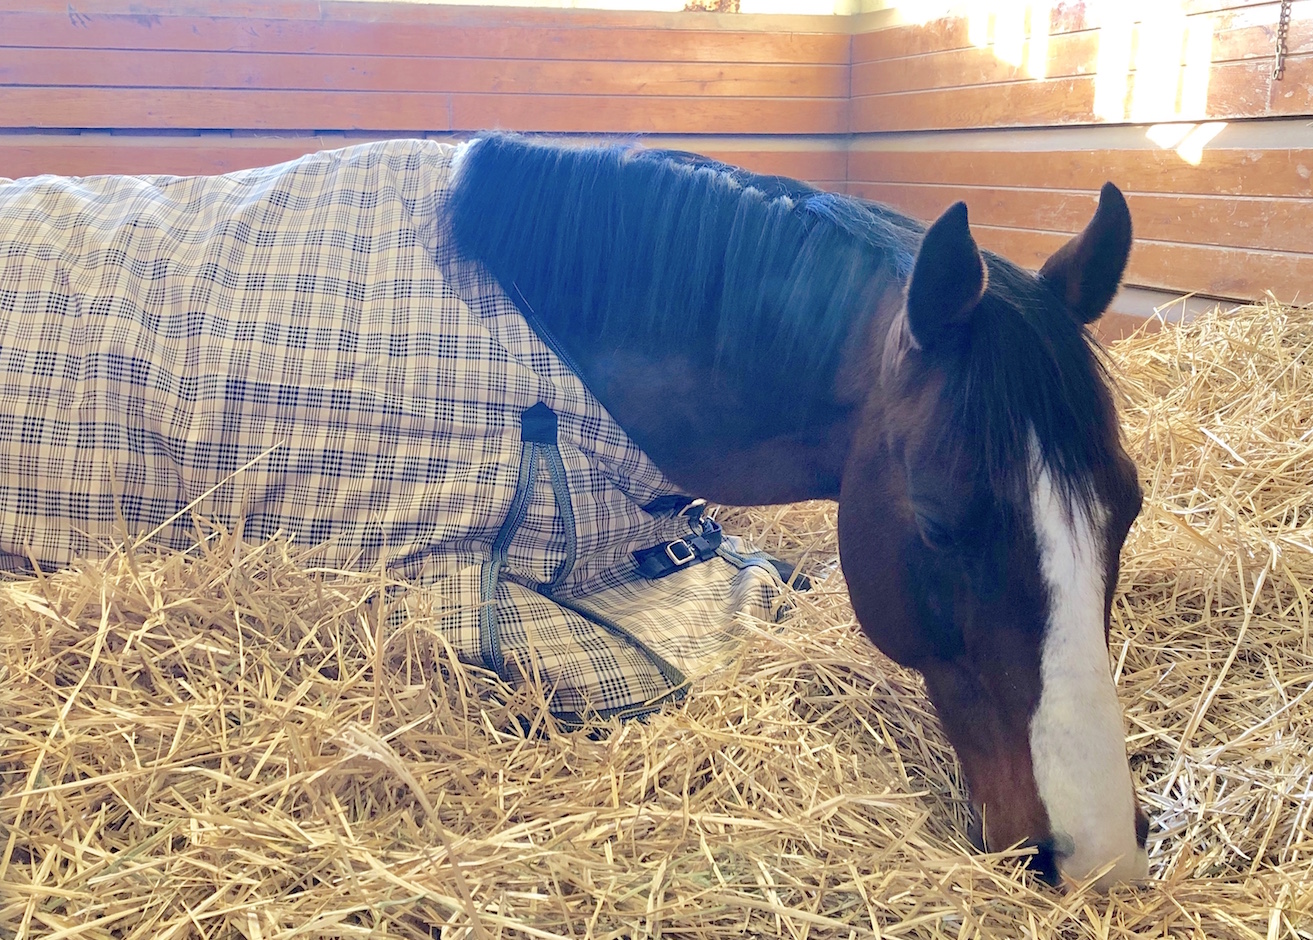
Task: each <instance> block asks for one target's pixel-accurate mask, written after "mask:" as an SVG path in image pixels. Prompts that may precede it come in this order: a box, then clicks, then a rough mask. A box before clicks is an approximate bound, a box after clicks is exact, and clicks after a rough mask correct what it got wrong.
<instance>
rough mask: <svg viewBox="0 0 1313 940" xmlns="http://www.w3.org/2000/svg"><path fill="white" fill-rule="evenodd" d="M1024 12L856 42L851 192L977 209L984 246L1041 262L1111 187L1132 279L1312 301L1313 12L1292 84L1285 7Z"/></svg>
mask: <svg viewBox="0 0 1313 940" xmlns="http://www.w3.org/2000/svg"><path fill="white" fill-rule="evenodd" d="M994 6H995V7H1001V6H1003V5H1001V4H995V5H994ZM1018 6H1023V5H1014V8H1016V7H1018ZM1026 6H1029V8H1030V10H1031V13H1032V19H1033V22H1031V23H1026V22H1024V21H1023V20H1022V18H1017V19H1015V20H1014V21H1013V22H1011V23H1009V22H1006V21H1003V22H1000V17H999V16H997V15H996V16H994V17H992V18H989V17H984V16H980V17H975V18H967V17H958V18H948V19H940V20H935V21H932V22H929V23H926V24H923V25H917V24H903V25H887V24H889V23H890V21H891V20H893V19H894V17H892V16H889V15H885V16H884V17H882V19H881V21H880V22H877V23H875V24H870V23H869V22H868V23H867V24H866V25H867V26H868V27H869V26H871V25H874V26H875V28H866V29H862V30H861V31H859V32H858V33H857V35H856V36H855V37H854V41H853V67H852V95H853V97H852V125H851V126H852V131H853V133H854V135H855V136H854V138H853V142H852V145H851V152H850V156H849V164H848V179H849V188H850V190H851V191H852V192H855V193H859V194H862V195H865V196H868V197H870V198H874V199H879V200H882V201H885V202H889V203H892V204H893V205H896V206H899V207H901V208H903V209H905V210H906V211H908V212H910V213H912V214H914V215H918V216H922V217H926V216H933V215H935V214H936V213H937V212H939V211H940V210H941V209H942V208H943V207H945V206H947V205H948V204H949V203H951V202H953V201H954V200H957V199H966V200H967V201H968V203H969V205H970V208H971V217H972V222H973V226H975V227H976V228H977V232H978V235H979V237H980V240H981V242H982V243H983V244H984V245H986V246H987V247H990V248H993V249H995V250H998V251H1000V252H1002V253H1004V254H1006V255H1008V256H1009V257H1011V258H1014V259H1015V260H1017V261H1019V262H1021V263H1023V264H1027V265H1030V266H1038V265H1039V264H1040V263H1042V261H1043V260H1044V258H1045V257H1047V256H1048V254H1049V253H1050V252H1052V251H1053V250H1054V248H1056V247H1057V246H1058V245H1060V244H1061V243H1062V242H1063V241H1064V240H1065V239H1066V238H1067V237H1069V235H1070V234H1071V233H1073V232H1076V231H1078V230H1079V229H1080V228H1081V226H1083V225H1084V223H1085V222H1086V221H1087V220H1088V218H1089V217H1090V214H1091V213H1092V211H1093V209H1094V206H1095V204H1096V196H1097V192H1098V188H1099V187H1100V186H1101V185H1102V184H1103V182H1104V181H1105V180H1113V181H1114V182H1116V183H1117V184H1118V185H1119V186H1120V187H1121V188H1122V189H1123V191H1124V192H1125V193H1126V194H1127V197H1128V202H1129V203H1130V206H1131V211H1132V214H1133V217H1134V219H1135V225H1136V236H1137V242H1136V247H1135V251H1134V253H1133V254H1132V258H1131V263H1130V268H1129V271H1128V276H1127V279H1128V282H1129V283H1131V284H1135V285H1141V286H1144V287H1150V288H1158V289H1162V290H1166V291H1171V292H1189V291H1197V292H1201V293H1204V294H1211V295H1214V296H1219V297H1227V298H1237V299H1248V298H1254V297H1259V296H1261V295H1262V294H1263V293H1264V292H1265V291H1267V290H1271V291H1273V292H1274V293H1275V294H1276V295H1277V296H1278V298H1280V299H1282V300H1285V301H1293V300H1297V299H1298V300H1304V301H1309V300H1313V296H1311V293H1313V224H1310V221H1311V220H1313V188H1311V184H1310V176H1311V175H1313V174H1311V173H1310V171H1311V170H1313V131H1311V130H1310V127H1309V124H1308V119H1307V117H1306V116H1307V115H1309V114H1310V113H1313V3H1311V2H1298V3H1295V4H1294V5H1293V12H1294V18H1293V22H1292V24H1291V27H1290V33H1289V37H1288V48H1289V52H1290V54H1289V57H1288V59H1287V63H1286V71H1285V75H1284V77H1283V79H1282V80H1281V81H1275V80H1273V78H1272V67H1273V48H1274V44H1273V38H1274V37H1273V33H1274V25H1275V23H1276V21H1277V12H1278V9H1279V4H1277V3H1270V2H1268V3H1263V2H1249V3H1243V2H1240V0H1230V2H1226V0H1215V2H1209V0H1186V2H1184V3H1178V2H1177V0H1153V2H1152V3H1147V2H1146V3H1137V4H1124V5H1123V6H1122V9H1123V10H1124V11H1125V12H1124V14H1123V15H1122V16H1121V17H1120V18H1119V17H1117V16H1116V15H1115V12H1116V9H1117V4H1113V3H1106V4H1103V6H1102V8H1101V9H1100V8H1098V7H1094V5H1092V4H1085V3H1071V4H1061V5H1059V4H1054V5H1052V6H1050V5H1048V4H1039V3H1031V4H1028V5H1026ZM1091 7H1093V8H1094V10H1095V13H1102V14H1103V19H1102V20H1100V19H1097V18H1096V16H1095V14H1094V13H1091V12H1090V9H1087V8H1091ZM1109 9H1111V10H1113V11H1114V13H1113V14H1108V13H1107V11H1108V10H1109ZM1141 16H1143V17H1144V18H1145V21H1143V22H1139V23H1135V22H1133V17H1141ZM1036 61H1038V62H1041V63H1043V65H1042V67H1039V68H1036V67H1035V65H1033V64H1032V63H1034V62H1036ZM1036 74H1039V75H1042V78H1035V77H1033V76H1034V75H1036Z"/></svg>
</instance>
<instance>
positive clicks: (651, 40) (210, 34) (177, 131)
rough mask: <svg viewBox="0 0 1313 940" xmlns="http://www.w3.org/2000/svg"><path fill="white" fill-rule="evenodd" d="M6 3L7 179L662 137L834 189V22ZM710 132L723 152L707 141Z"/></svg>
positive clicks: (2, 28)
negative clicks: (354, 152)
mask: <svg viewBox="0 0 1313 940" xmlns="http://www.w3.org/2000/svg"><path fill="white" fill-rule="evenodd" d="M156 6H157V7H158V9H155V10H152V8H151V6H150V4H140V3H135V2H132V0H77V2H75V3H73V4H71V5H70V4H69V3H68V2H67V0H0V129H5V130H4V131H3V132H0V176H10V177H14V176H20V175H28V174H33V173H40V172H55V173H64V174H85V173H93V172H134V173H149V172H171V173H211V172H223V171H226V170H230V169H236V168H240V167H246V166H258V165H262V164H266V163H270V162H277V161H278V160H282V159H287V158H291V157H295V156H298V155H300V154H303V153H307V152H312V151H314V150H318V149H322V148H324V147H332V146H341V145H343V144H344V143H347V142H350V141H353V140H361V139H378V138H386V137H397V136H432V137H439V138H444V139H446V138H452V139H455V138H460V137H463V136H467V135H469V134H470V133H472V132H476V131H480V130H485V129H490V128H512V129H515V130H520V131H545V132H554V133H567V134H584V135H588V134H630V133H638V132H643V133H644V134H646V135H656V139H657V140H658V141H660V142H662V143H673V144H676V145H678V144H681V143H685V144H691V143H692V141H690V140H689V138H690V137H691V136H693V135H697V136H696V140H697V147H698V149H701V150H704V151H711V152H715V153H716V154H717V155H719V156H722V157H725V158H727V159H731V160H735V161H737V162H740V163H743V164H745V165H747V166H750V167H753V168H755V169H760V170H763V171H766V172H772V173H784V174H789V175H792V176H797V177H801V178H803V179H808V180H812V181H814V182H817V183H820V184H823V185H829V186H842V185H843V182H844V178H845V172H846V158H845V149H846V137H845V135H846V133H847V129H848V84H849V71H850V70H849V57H850V46H851V37H850V36H849V34H848V32H847V26H848V21H847V19H846V18H840V17H821V16H816V17H804V16H784V17H780V16H769V17H766V16H760V17H759V16H729V15H719V14H681V13H633V12H609V11H595V10H541V9H540V10H534V9H514V8H511V9H507V8H477V7H455V6H441V5H428V4H406V3H368V2H367V3H350V2H347V3H337V2H324V3H317V2H303V0H290V2H289V0H269V2H259V3H242V2H225V0H200V2H199V3H175V2H169V3H160V4H157V5H156ZM702 135H711V136H709V137H708V136H702Z"/></svg>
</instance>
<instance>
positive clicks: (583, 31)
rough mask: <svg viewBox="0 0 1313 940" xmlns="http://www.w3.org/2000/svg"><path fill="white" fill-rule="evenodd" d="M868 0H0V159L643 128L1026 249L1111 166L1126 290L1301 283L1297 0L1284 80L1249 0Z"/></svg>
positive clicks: (1305, 7)
mask: <svg viewBox="0 0 1313 940" xmlns="http://www.w3.org/2000/svg"><path fill="white" fill-rule="evenodd" d="M886 7H887V9H885V10H884V11H883V12H880V13H875V14H867V15H863V16H858V17H802V16H735V15H727V14H706V13H684V14H678V13H674V14H663V13H619V12H607V11H593V10H554V9H523V8H521V9H516V8H479V7H462V6H443V5H433V4H424V3H379V2H337V0H324V2H315V0H183V2H179V0H167V2H165V0H72V2H71V3H70V2H69V0H0V176H10V177H12V176H22V175H29V174H35V173H42V172H54V173H64V174H73V175H77V174H89V173H97V172H126V173H161V172H164V173H213V172H223V171H226V170H231V169H236V168H240V167H245V166H258V165H263V164H268V163H273V162H277V161H279V160H284V159H288V158H291V157H295V156H298V155H300V154H302V153H307V152H310V151H314V150H317V149H322V148H325V147H334V146H342V145H344V144H347V143H351V142H355V141H359V140H364V139H378V138H384V137H395V136H430V137H437V138H442V139H459V138H462V137H465V136H468V135H470V134H471V133H474V132H477V131H480V130H484V129H489V128H509V129H514V130H521V131H542V132H552V133H564V134H573V135H580V136H585V137H587V136H591V135H604V134H605V135H615V134H620V135H639V134H641V135H643V136H644V138H645V139H647V140H649V141H651V142H653V143H656V144H660V145H666V146H677V147H682V148H685V149H691V150H698V151H701V152H704V153H710V154H712V155H714V156H717V157H720V158H722V159H726V160H729V161H731V162H735V163H739V164H742V165H744V166H748V167H750V168H753V169H756V170H759V171H763V172H770V173H782V174H786V175H789V176H794V177H798V178H802V179H807V180H811V181H813V182H816V183H819V184H820V185H822V186H825V187H828V188H835V189H845V188H846V189H848V190H849V191H852V192H855V193H858V194H861V195H865V196H868V197H871V198H875V199H880V200H882V201H886V202H889V203H892V204H893V205H896V206H898V207H900V208H903V209H905V210H906V211H908V212H909V213H911V214H913V215H916V216H919V217H922V218H932V217H934V216H935V215H937V214H938V213H939V212H940V211H941V210H942V209H943V208H944V207H945V206H947V205H948V204H949V203H951V202H952V201H954V200H956V199H959V198H961V199H966V200H967V201H968V203H969V205H970V207H971V216H972V220H973V224H974V225H975V226H976V228H977V231H978V233H979V235H980V239H981V241H982V243H983V244H985V245H986V246H987V247H991V248H994V249H996V250H999V251H1001V252H1003V253H1005V254H1007V255H1009V256H1010V257H1013V258H1014V259H1016V260H1018V261H1020V262H1021V263H1023V264H1028V265H1032V266H1038V264H1040V263H1041V262H1042V261H1043V259H1044V258H1045V257H1047V255H1048V254H1049V253H1050V252H1051V251H1052V250H1053V249H1054V247H1056V246H1057V245H1058V244H1061V242H1062V241H1063V240H1064V239H1065V238H1067V237H1069V235H1070V234H1071V233H1073V232H1075V231H1077V230H1078V229H1079V228H1080V227H1081V226H1082V225H1083V224H1084V222H1085V221H1086V220H1087V219H1088V217H1089V215H1090V213H1091V212H1092V210H1093V207H1094V202H1095V198H1094V197H1095V193H1096V192H1097V190H1098V187H1099V185H1101V184H1102V183H1103V182H1104V181H1105V180H1108V179H1111V180H1113V181H1114V182H1116V183H1118V184H1119V185H1120V186H1121V187H1122V188H1123V190H1124V191H1125V192H1126V193H1127V195H1128V198H1129V200H1130V203H1131V208H1132V211H1133V213H1134V218H1135V222H1136V230H1137V236H1138V241H1137V245H1136V249H1135V252H1134V255H1133V257H1132V261H1131V266H1130V271H1129V275H1128V281H1129V283H1131V284H1133V285H1138V286H1141V287H1146V288H1154V289H1159V290H1163V291H1171V292H1176V293H1182V292H1191V291H1194V292H1200V293H1202V294H1207V295H1212V296H1219V297H1227V298H1236V299H1249V298H1253V297H1258V296H1261V295H1262V294H1263V292H1265V291H1268V290H1271V291H1273V292H1275V293H1276V295H1277V296H1278V297H1279V298H1281V299H1283V300H1297V299H1298V300H1310V299H1313V298H1311V297H1310V292H1311V290H1313V224H1310V223H1311V222H1313V126H1310V124H1309V121H1308V118H1309V116H1313V0H1298V2H1296V3H1294V19H1293V22H1292V25H1291V30H1290V34H1289V50H1290V56H1289V59H1288V62H1287V66H1286V73H1285V77H1284V79H1283V80H1282V81H1280V82H1277V81H1274V80H1273V79H1272V77H1271V69H1272V52H1273V32H1274V24H1275V23H1276V17H1277V10H1278V8H1279V4H1278V3H1276V2H1270V0H1144V2H1139V3H1130V2H1121V3H1118V2H1113V0H1104V2H1101V3H1099V4H1094V3H1091V2H1080V0H1067V2H1053V3H1048V2H1013V0H1009V2H1008V3H1001V2H1000V3H989V2H986V0H980V2H977V3H975V4H974V7H973V8H974V9H976V10H977V11H981V10H983V11H985V12H986V13H988V12H989V10H990V9H991V8H996V11H995V13H994V15H993V16H984V15H977V16H974V17H970V18H968V17H961V16H959V17H945V18H941V19H937V20H933V21H930V22H927V23H924V24H919V25H918V24H916V23H908V22H904V20H905V17H906V13H908V12H914V11H915V10H916V9H918V8H921V7H924V4H918V3H914V2H910V0H909V2H900V0H887V2H886ZM900 8H905V12H904V10H900ZM1023 8H1024V9H1028V10H1029V11H1030V17H1029V22H1026V21H1025V20H1024V18H1023V19H1020V20H1018V19H1014V20H1013V21H1012V23H1011V24H1010V25H1009V23H1008V22H1007V21H1006V17H1005V16H1004V15H1003V13H1000V12H997V11H1001V10H1006V9H1012V10H1018V9H1023ZM1100 9H1102V10H1105V11H1106V10H1107V9H1113V10H1116V9H1122V10H1125V11H1130V12H1129V13H1128V15H1127V16H1126V17H1124V18H1123V20H1118V19H1116V18H1115V17H1109V16H1107V15H1104V19H1103V20H1098V19H1096V18H1095V14H1094V13H1093V12H1091V10H1094V11H1099V10H1100ZM1136 16H1139V17H1149V18H1150V19H1149V20H1147V21H1144V22H1138V23H1137V22H1133V17H1136ZM1040 62H1042V64H1043V65H1042V68H1037V67H1036V63H1040ZM1037 72H1038V73H1040V74H1041V75H1042V77H1039V78H1036V77H1034V75H1035V74H1036V73H1037ZM1153 125H1166V126H1165V127H1163V126H1159V127H1156V128H1155V127H1153ZM1151 131H1152V133H1151ZM1187 131H1189V132H1190V134H1189V135H1187V136H1185V138H1184V142H1183V143H1182V142H1178V141H1175V140H1170V139H1168V138H1169V137H1170V136H1171V135H1176V136H1182V135H1186V132H1187ZM1192 142H1193V143H1195V144H1202V146H1201V147H1200V148H1196V149H1195V150H1193V151H1192V150H1191V145H1192ZM1191 161H1193V162H1191Z"/></svg>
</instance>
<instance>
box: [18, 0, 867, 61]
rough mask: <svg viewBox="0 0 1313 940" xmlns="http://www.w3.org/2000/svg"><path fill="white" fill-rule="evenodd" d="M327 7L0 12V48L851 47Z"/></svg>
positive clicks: (484, 54)
mask: <svg viewBox="0 0 1313 940" xmlns="http://www.w3.org/2000/svg"><path fill="white" fill-rule="evenodd" d="M336 6H337V5H333V6H328V5H326V6H325V10H326V13H325V16H324V17H322V18H320V17H315V18H310V19H278V18H276V16H275V15H274V12H273V11H272V10H268V11H266V10H263V9H262V10H261V11H260V12H256V13H254V14H253V15H252V16H249V17H243V16H241V15H239V14H236V13H228V14H226V15H212V16H189V15H172V14H170V15H166V16H144V15H135V14H132V13H130V12H127V11H120V12H117V13H90V14H87V13H81V12H73V11H71V10H70V11H65V10H64V9H62V8H61V9H60V10H59V11H9V12H3V11H0V46H9V47H32V48H55V49H60V48H62V49H136V50H156V51H187V52H284V53H292V54H303V55H393V56H419V57H425V58H485V59H546V60H554V59H573V60H581V61H614V62H621V61H653V62H709V63H726V62H756V63H763V64H789V63H803V64H807V63H813V64H815V63H823V64H831V65H841V66H844V67H846V66H847V64H848V52H849V47H850V45H851V39H850V37H848V36H847V35H846V34H844V33H842V32H833V33H831V32H805V31H790V30H786V29H779V28H777V29H774V30H770V29H765V28H758V29H744V28H719V29H712V28H708V27H707V26H703V28H679V27H678V26H677V25H675V24H671V25H669V26H664V25H662V26H658V25H655V24H653V25H647V26H643V25H635V24H642V23H644V22H645V20H644V19H643V18H641V17H639V18H637V19H630V20H626V19H624V18H617V17H615V15H614V14H613V15H612V16H611V17H608V18H605V19H603V20H602V21H600V22H599V21H598V20H597V19H596V18H593V17H581V16H578V15H576V14H579V13H582V12H587V13H593V12H600V11H575V10H525V9H519V8H453V7H448V8H445V10H456V9H461V10H465V11H470V10H477V11H478V14H477V15H475V14H474V13H471V12H465V13H464V14H463V15H462V16H459V17H449V16H441V15H440V14H442V13H443V12H444V8H442V7H440V6H438V5H429V4H404V3H378V4H360V5H359V6H363V7H368V8H370V9H369V10H368V12H369V13H372V14H374V15H373V16H372V17H362V18H359V19H340V18H339V19H334V18H332V12H331V11H332V10H333V9H334V8H336ZM342 6H350V5H349V4H344V5H342ZM412 8H413V9H412ZM415 11H429V12H431V16H430V17H428V18H426V19H422V20H418V21H416V20H413V19H412V18H411V17H409V16H407V15H406V14H409V13H413V12H415ZM648 22H650V21H648ZM658 22H661V21H658ZM683 22H688V23H689V24H693V23H695V22H699V21H696V20H687V21H683ZM700 22H702V23H706V21H705V20H704V21H700Z"/></svg>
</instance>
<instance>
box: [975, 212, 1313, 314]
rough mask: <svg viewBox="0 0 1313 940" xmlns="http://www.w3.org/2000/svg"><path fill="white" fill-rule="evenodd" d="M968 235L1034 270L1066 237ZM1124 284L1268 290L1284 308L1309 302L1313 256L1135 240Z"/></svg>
mask: <svg viewBox="0 0 1313 940" xmlns="http://www.w3.org/2000/svg"><path fill="white" fill-rule="evenodd" d="M972 231H973V232H974V233H975V235H976V239H977V241H979V243H980V244H981V246H982V247H984V248H987V249H989V250H991V251H995V252H998V253H999V254H1001V255H1003V256H1005V257H1007V258H1010V259H1012V260H1013V261H1015V262H1016V263H1018V264H1020V265H1023V266H1024V267H1028V268H1030V269H1032V270H1037V269H1038V268H1039V267H1040V266H1041V265H1042V264H1043V263H1044V261H1045V260H1046V259H1047V258H1048V257H1049V256H1050V255H1051V254H1053V252H1055V251H1057V250H1058V249H1059V248H1061V247H1062V245H1063V244H1065V243H1066V241H1067V239H1068V237H1069V236H1067V235H1063V234H1056V233H1052V232H1035V231H1028V230H1024V229H1009V228H992V227H990V226H985V225H980V226H972ZM1125 281H1126V283H1127V284H1130V285H1135V286H1139V287H1151V288H1155V289H1158V290H1168V291H1175V292H1179V293H1181V294H1188V293H1192V292H1198V293H1202V294H1208V295H1210V296H1214V297H1229V298H1233V299H1235V300H1257V299H1260V298H1261V297H1262V296H1263V295H1264V293H1265V292H1266V291H1271V292H1272V293H1273V294H1275V295H1276V297H1277V299H1278V300H1280V301H1282V302H1285V303H1293V302H1297V301H1301V302H1307V301H1308V300H1309V285H1310V284H1313V255H1306V254H1290V253H1285V252H1264V251H1247V250H1245V249H1242V248H1226V247H1215V246H1204V245H1182V244H1177V243H1168V242H1152V241H1146V240H1137V241H1136V243H1135V247H1134V249H1133V250H1132V251H1131V259H1130V262H1129V264H1128V265H1127V269H1126V278H1125Z"/></svg>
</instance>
